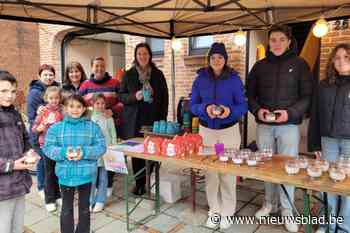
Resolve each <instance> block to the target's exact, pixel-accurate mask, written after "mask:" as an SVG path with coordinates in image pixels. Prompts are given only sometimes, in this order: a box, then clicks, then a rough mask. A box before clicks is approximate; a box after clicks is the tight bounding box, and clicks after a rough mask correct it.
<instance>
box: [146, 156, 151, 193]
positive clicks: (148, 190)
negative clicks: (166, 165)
mask: <svg viewBox="0 0 350 233" xmlns="http://www.w3.org/2000/svg"><path fill="white" fill-rule="evenodd" d="M150 163H151V162H150V161H149V160H146V193H147V196H148V198H151V165H150Z"/></svg>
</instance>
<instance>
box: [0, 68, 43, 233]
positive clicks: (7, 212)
mask: <svg viewBox="0 0 350 233" xmlns="http://www.w3.org/2000/svg"><path fill="white" fill-rule="evenodd" d="M16 90H17V80H16V79H15V77H13V75H12V74H10V73H9V72H7V71H3V70H0V122H1V123H0V145H1V146H0V184H1V185H0V219H1V221H0V232H1V233H22V232H23V231H24V229H23V224H24V210H25V197H24V196H25V194H27V193H29V191H30V187H31V185H32V180H31V177H30V175H29V173H28V170H27V169H28V168H32V167H33V165H34V164H35V161H36V160H38V159H39V158H40V157H39V156H38V155H37V154H35V153H31V154H32V155H33V156H35V159H34V161H31V162H32V163H29V160H27V158H29V157H27V156H24V154H25V153H26V152H28V151H31V150H29V149H30V148H31V146H30V142H29V136H28V134H27V132H26V130H25V126H24V123H23V120H22V118H21V115H20V114H19V112H17V111H16V110H15V108H14V106H13V104H14V102H15V99H16Z"/></svg>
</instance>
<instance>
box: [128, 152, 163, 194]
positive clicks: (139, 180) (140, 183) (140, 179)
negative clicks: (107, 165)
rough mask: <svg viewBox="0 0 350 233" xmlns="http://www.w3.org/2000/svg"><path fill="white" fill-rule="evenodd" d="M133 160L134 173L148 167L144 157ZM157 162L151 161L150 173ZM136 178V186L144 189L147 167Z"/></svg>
mask: <svg viewBox="0 0 350 233" xmlns="http://www.w3.org/2000/svg"><path fill="white" fill-rule="evenodd" d="M131 162H132V169H133V171H134V174H136V173H138V172H139V171H140V170H141V169H142V168H144V167H146V160H144V159H139V158H132V159H131ZM156 163H157V162H152V161H151V166H150V168H151V169H150V173H152V171H153V169H154V166H155V165H156ZM135 179H136V188H137V189H141V188H143V189H144V188H145V185H146V169H145V170H144V171H143V172H141V173H140V174H139V175H138V176H137V177H136V178H135Z"/></svg>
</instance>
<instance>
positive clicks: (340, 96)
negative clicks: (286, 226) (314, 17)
mask: <svg viewBox="0 0 350 233" xmlns="http://www.w3.org/2000/svg"><path fill="white" fill-rule="evenodd" d="M349 93H350V44H339V45H337V46H336V47H335V48H334V49H333V51H332V52H331V55H330V57H329V60H328V63H327V68H326V78H325V79H324V80H322V81H321V82H320V83H319V84H318V85H317V88H316V89H315V91H314V94H313V100H312V110H311V116H310V123H309V131H308V146H309V151H315V152H319V151H322V154H321V155H322V157H323V158H324V159H325V160H328V161H329V162H335V161H337V160H338V159H339V157H340V155H341V154H342V155H343V156H344V157H349V156H350V124H349V119H350V111H349V106H350V105H349V104H350V96H349ZM316 154H317V155H318V157H319V153H316ZM338 201H340V203H338ZM328 206H329V209H330V214H331V215H332V216H342V217H343V218H344V222H343V223H342V224H339V225H338V226H337V225H336V224H331V225H330V229H329V232H330V233H334V232H350V197H346V196H338V195H334V194H331V193H328ZM337 214H338V215H337ZM336 228H338V231H336ZM326 229H327V228H326V226H324V225H322V226H320V228H319V229H318V230H317V231H316V232H317V233H324V232H326Z"/></svg>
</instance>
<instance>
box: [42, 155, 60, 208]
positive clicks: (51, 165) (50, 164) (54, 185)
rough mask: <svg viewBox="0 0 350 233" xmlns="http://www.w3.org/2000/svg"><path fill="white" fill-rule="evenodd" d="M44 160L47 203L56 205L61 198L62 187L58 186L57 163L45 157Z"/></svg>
mask: <svg viewBox="0 0 350 233" xmlns="http://www.w3.org/2000/svg"><path fill="white" fill-rule="evenodd" d="M43 159H44V169H45V185H44V192H45V203H46V204H49V203H56V200H57V199H59V198H61V192H60V186H59V184H58V178H57V176H56V174H55V166H56V162H55V161H54V160H51V159H49V158H48V157H46V156H45V155H44V156H43Z"/></svg>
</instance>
